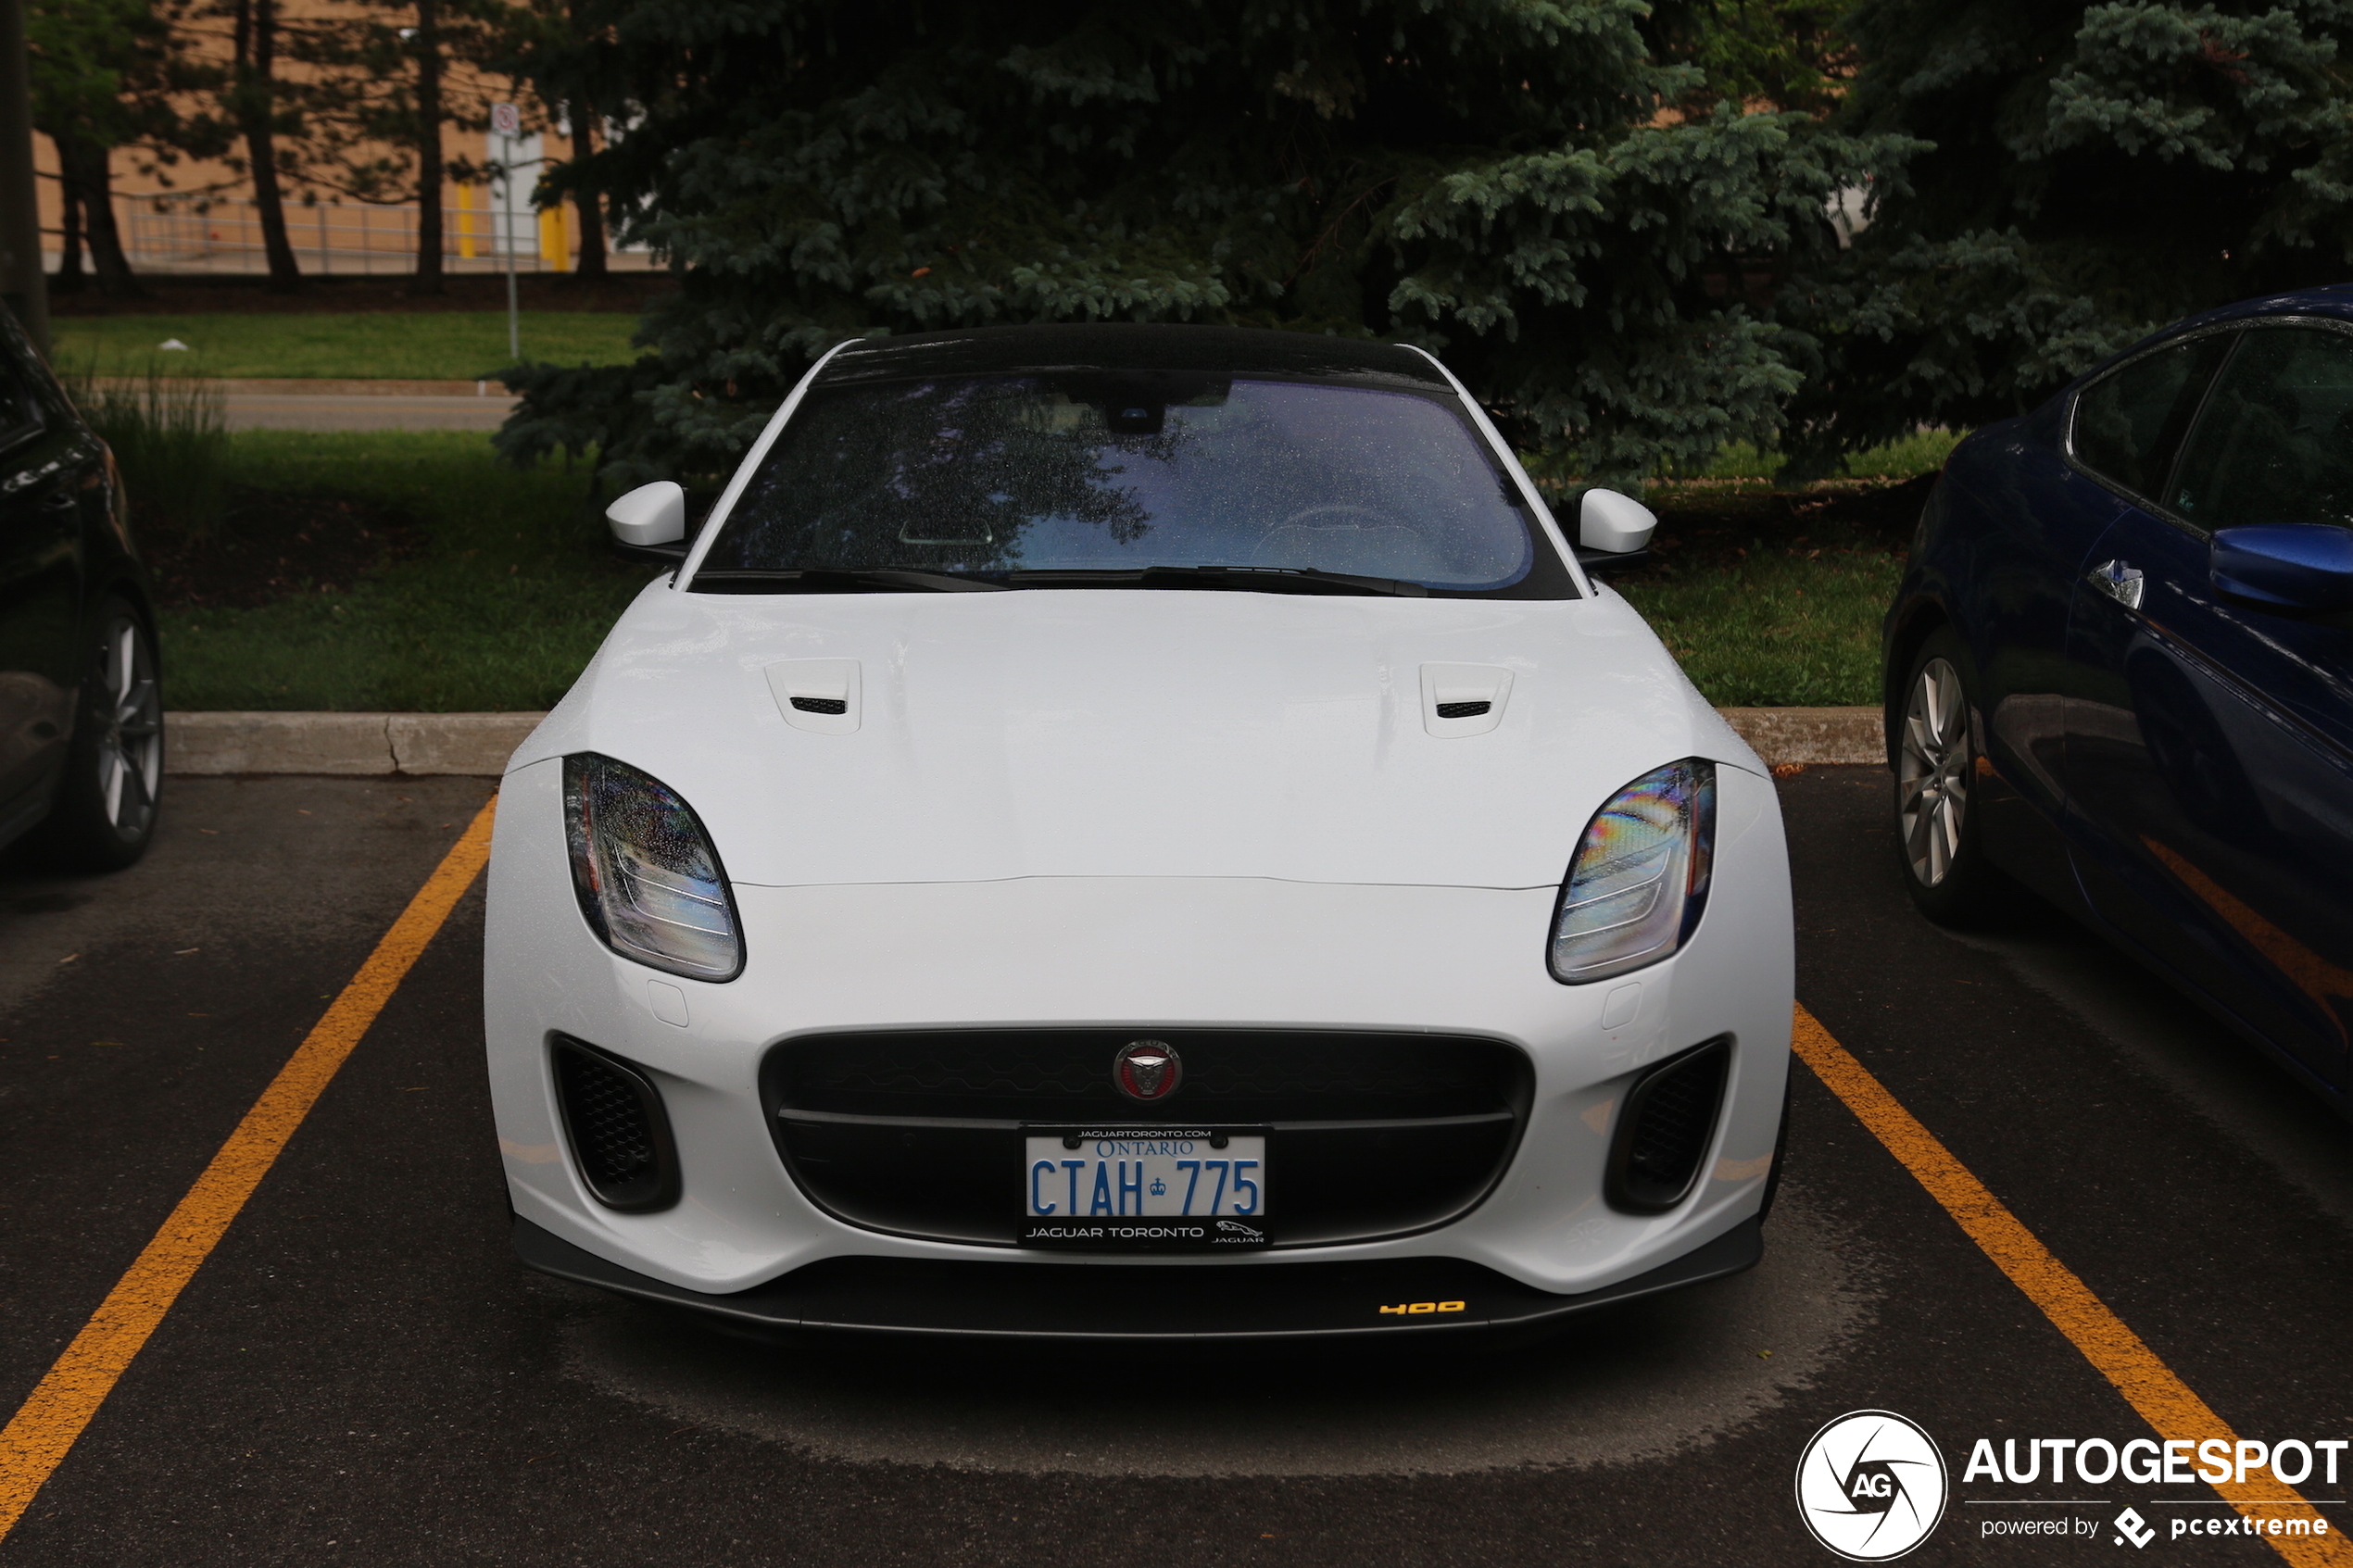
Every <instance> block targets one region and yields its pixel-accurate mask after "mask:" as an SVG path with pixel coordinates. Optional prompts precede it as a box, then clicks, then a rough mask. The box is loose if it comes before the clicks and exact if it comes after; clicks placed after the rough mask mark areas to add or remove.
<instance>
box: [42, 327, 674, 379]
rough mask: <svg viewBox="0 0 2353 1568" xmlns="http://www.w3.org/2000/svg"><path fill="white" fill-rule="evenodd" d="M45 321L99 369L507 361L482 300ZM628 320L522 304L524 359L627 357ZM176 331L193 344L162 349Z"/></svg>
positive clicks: (466, 375) (84, 367)
mask: <svg viewBox="0 0 2353 1568" xmlns="http://www.w3.org/2000/svg"><path fill="white" fill-rule="evenodd" d="M53 325H54V331H55V332H56V337H57V363H58V364H59V365H60V366H62V367H64V368H66V369H68V370H74V371H80V372H83V373H88V374H94V375H102V376H113V375H139V374H142V373H144V372H145V370H146V369H147V366H148V364H149V362H150V361H153V362H155V363H157V364H159V365H161V366H163V367H164V368H165V369H167V370H171V371H173V372H174V373H180V374H202V375H211V376H232V377H257V378H268V377H296V378H309V377H329V378H344V377H353V378H376V377H380V378H384V379H387V380H395V381H472V380H478V379H480V378H482V377H484V376H489V375H492V374H495V373H496V372H497V371H498V370H500V369H502V368H504V367H505V366H507V365H510V364H511V363H513V360H512V358H510V356H509V354H508V353H507V318H506V316H505V315H504V314H503V313H492V312H486V311H479V310H465V311H460V310H435V311H405V312H394V311H352V312H349V313H337V314H324V313H307V314H285V315H268V314H262V313H258V312H220V313H212V314H195V313H188V314H179V315H157V316H61V317H59V318H57V320H56V321H55V323H54V324H53ZM636 327H637V318H636V317H635V316H634V315H628V314H623V313H621V312H616V311H588V310H541V311H529V310H526V311H525V312H523V316H522V354H523V358H525V359H540V360H547V361H550V362H552V363H555V364H560V365H581V364H588V365H621V364H626V363H628V362H629V361H630V360H632V359H635V358H636V357H637V351H636V350H635V349H633V348H631V347H630V346H629V334H630V333H631V332H635V330H636ZM173 339H177V340H178V341H180V342H182V343H184V344H186V345H188V348H189V350H190V351H189V352H188V353H184V354H182V353H180V352H178V351H176V350H175V351H170V352H165V351H163V350H162V349H161V346H160V345H163V344H165V343H167V342H170V341H171V340H173Z"/></svg>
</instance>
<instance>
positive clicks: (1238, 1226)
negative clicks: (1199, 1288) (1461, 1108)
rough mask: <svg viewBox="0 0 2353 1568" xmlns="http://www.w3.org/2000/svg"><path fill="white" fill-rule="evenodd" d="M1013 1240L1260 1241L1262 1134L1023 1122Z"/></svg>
mask: <svg viewBox="0 0 2353 1568" xmlns="http://www.w3.org/2000/svg"><path fill="white" fill-rule="evenodd" d="M1026 1134H1027V1136H1026V1139H1025V1140H1024V1141H1025V1143H1026V1147H1027V1150H1028V1158H1027V1160H1026V1161H1025V1162H1024V1166H1023V1174H1022V1202H1023V1207H1022V1236H1021V1239H1022V1245H1023V1246H1025V1247H1078V1248H1108V1249H1113V1250H1118V1251H1131V1250H1132V1251H1190V1250H1193V1249H1196V1248H1251V1247H1265V1246H1266V1245H1267V1244H1268V1243H1269V1242H1271V1241H1272V1240H1273V1239H1274V1238H1273V1236H1272V1235H1271V1234H1270V1233H1269V1232H1268V1230H1267V1228H1266V1135H1265V1134H1264V1133H1260V1132H1251V1133H1238V1132H1225V1131H1221V1130H1219V1129H1215V1128H1199V1127H1195V1128H1173V1129H1172V1128H1164V1127H1148V1128H1130V1127H1066V1128H1065V1127H1053V1128H1048V1127H1030V1128H1027V1129H1026Z"/></svg>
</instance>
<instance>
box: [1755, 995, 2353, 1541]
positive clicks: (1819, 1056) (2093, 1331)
mask: <svg viewBox="0 0 2353 1568" xmlns="http://www.w3.org/2000/svg"><path fill="white" fill-rule="evenodd" d="M1790 1043H1791V1044H1792V1046H1793V1047H1795V1048H1796V1051H1797V1054H1798V1056H1799V1057H1800V1058H1802V1059H1803V1060H1805V1062H1806V1066H1808V1067H1810V1068H1812V1069H1813V1070H1814V1075H1815V1076H1816V1077H1818V1078H1819V1079H1821V1081H1822V1082H1823V1084H1825V1085H1828V1086H1829V1088H1830V1091H1831V1093H1832V1094H1834V1095H1836V1096H1838V1098H1840V1099H1843V1100H1844V1101H1845V1102H1846V1109H1847V1110H1852V1111H1853V1112H1854V1113H1855V1114H1856V1117H1857V1118H1858V1119H1859V1120H1860V1121H1861V1122H1862V1123H1863V1125H1864V1126H1866V1127H1868V1128H1869V1129H1870V1131H1871V1135H1873V1136H1874V1137H1876V1138H1878V1139H1879V1141H1880V1142H1881V1143H1882V1144H1885V1145H1886V1146H1887V1151H1888V1152H1889V1153H1890V1154H1893V1155H1894V1156H1895V1158H1896V1159H1897V1160H1901V1161H1902V1162H1903V1164H1904V1168H1905V1169H1906V1170H1907V1171H1909V1172H1911V1173H1912V1174H1913V1175H1914V1176H1916V1177H1918V1178H1919V1184H1920V1185H1922V1186H1924V1187H1926V1188H1928V1191H1929V1196H1930V1197H1931V1198H1935V1199H1936V1201H1937V1202H1939V1203H1941V1204H1943V1205H1944V1211H1945V1212H1946V1213H1948V1214H1950V1215H1952V1216H1953V1218H1954V1220H1955V1221H1956V1222H1957V1223H1958V1224H1959V1225H1960V1227H1961V1229H1962V1230H1964V1231H1966V1232H1968V1233H1969V1239H1970V1240H1971V1241H1974V1242H1976V1243H1977V1245H1978V1246H1979V1247H1981V1248H1984V1250H1985V1255H1986V1256H1987V1257H1988V1258H1991V1259H1992V1260H1994V1267H1996V1268H1998V1269H2000V1270H2001V1271H2002V1272H2003V1273H2006V1274H2007V1275H2008V1276H2009V1278H2010V1283H2011V1284H2012V1285H2015V1286H2018V1287H2019V1288H2020V1290H2022V1291H2024V1292H2025V1293H2026V1298H2027V1299H2028V1300H2030V1301H2032V1302H2033V1303H2034V1305H2036V1306H2037V1307H2039V1308H2041V1309H2042V1310H2043V1315H2044V1316H2045V1317H2046V1318H2048V1319H2050V1320H2051V1323H2052V1324H2053V1325H2054V1326H2055V1327H2057V1329H2058V1331H2059V1332H2060V1333H2061V1334H2064V1335H2066V1336H2067V1337H2068V1340H2069V1342H2070V1343H2071V1344H2072V1345H2074V1347H2075V1348H2077V1349H2078V1350H2081V1351H2082V1352H2083V1359H2084V1360H2086V1361H2090V1362H2091V1363H2092V1365H2093V1366H2095V1367H2096V1368H2097V1369H2098V1370H2099V1373H2100V1375H2102V1376H2103V1377H2106V1378H2107V1379H2108V1381H2109V1382H2110V1383H2113V1384H2114V1385H2116V1389H2117V1392H2118V1393H2120V1394H2122V1395H2123V1396H2124V1398H2125V1400H2126V1402H2127V1403H2129V1404H2131V1405H2132V1407H2133V1409H2134V1410H2136V1411H2140V1413H2141V1419H2142V1420H2144V1421H2145V1422H2147V1423H2148V1424H2150V1425H2151V1426H2153V1427H2155V1428H2156V1429H2157V1433H2158V1436H2160V1437H2167V1438H2189V1439H2191V1440H2193V1441H2196V1440H2198V1439H2201V1438H2207V1437H2220V1438H2222V1439H2224V1440H2226V1441H2228V1442H2230V1443H2232V1444H2233V1446H2235V1445H2236V1443H2237V1441H2238V1434H2237V1433H2235V1432H2233V1431H2232V1430H2231V1428H2230V1427H2228V1426H2226V1425H2224V1424H2222V1418H2221V1417H2220V1416H2218V1415H2216V1414H2215V1413H2214V1412H2213V1411H2211V1410H2209V1409H2208V1408H2207V1403H2206V1401H2205V1400H2203V1399H2199V1398H2198V1397H2197V1396H2196V1394H2195V1393H2193V1392H2191V1390H2190V1386H2189V1385H2188V1384H2186V1383H2183V1381H2182V1380H2181V1379H2180V1378H2179V1377H2176V1376H2175V1375H2173V1370H2172V1369H2171V1367H2169V1366H2167V1365H2166V1364H2165V1363H2164V1362H2163V1361H2159V1360H2158V1357H2157V1352H2156V1351H2154V1350H2152V1349H2150V1348H2148V1346H2147V1345H2145V1344H2144V1343H2143V1342H2142V1340H2141V1336H2139V1335H2137V1334H2134V1333H2133V1331H2132V1330H2131V1329H2130V1328H2128V1327H2126V1326H2125V1324H2124V1320H2123V1319H2121V1318H2120V1317H2118V1316H2117V1315H2116V1314H2115V1312H2113V1311H2110V1310H2109V1309H2108V1303H2106V1302H2105V1301H2102V1300H2101V1299H2100V1298H2098V1297H2097V1296H2095V1295H2093V1294H2092V1289H2091V1286H2087V1285H2085V1284H2084V1283H2083V1282H2082V1280H2081V1279H2079V1278H2077V1277H2076V1275H2075V1272H2074V1271H2073V1270H2071V1269H2070V1268H2069V1267H2068V1266H2067V1265H2066V1264H2064V1263H2062V1262H2060V1261H2058V1259H2057V1258H2056V1257H2054V1256H2053V1255H2052V1253H2051V1249H2050V1248H2047V1247H2045V1246H2044V1245H2043V1244H2042V1243H2041V1242H2040V1241H2038V1240H2036V1239H2035V1236H2034V1233H2033V1232H2032V1231H2030V1230H2028V1229H2027V1228H2026V1227H2025V1226H2024V1225H2022V1224H2020V1223H2019V1220H2018V1216H2017V1215H2015V1214H2013V1213H2011V1212H2010V1211H2009V1210H2008V1209H2007V1208H2006V1207H2004V1205H2003V1203H2002V1201H2001V1199H1999V1198H1995V1197H1994V1194H1993V1193H1992V1192H1991V1191H1989V1190H1988V1189H1987V1187H1986V1185H1985V1184H1984V1183H1983V1182H1981V1181H1979V1180H1978V1179H1977V1177H1976V1176H1974V1175H1972V1174H1971V1173H1969V1167H1968V1166H1966V1165H1964V1164H1962V1163H1961V1162H1960V1161H1959V1160H1957V1159H1955V1158H1954V1157H1953V1151H1952V1150H1951V1149H1949V1148H1945V1147H1944V1144H1943V1143H1941V1142H1940V1141H1938V1139H1937V1136H1936V1135H1935V1134H1933V1133H1931V1132H1930V1131H1929V1130H1928V1129H1927V1128H1926V1127H1924V1126H1922V1125H1921V1124H1920V1122H1919V1118H1918V1117H1915V1116H1914V1115H1913V1114H1912V1113H1911V1112H1910V1111H1908V1110H1905V1109H1904V1107H1903V1105H1902V1104H1901V1103H1900V1102H1898V1101H1897V1099H1896V1098H1895V1097H1894V1095H1892V1094H1890V1093H1888V1092H1887V1086H1886V1085H1884V1084H1881V1082H1880V1081H1879V1080H1878V1079H1877V1078H1875V1077H1873V1076H1872V1075H1871V1072H1870V1069H1869V1068H1867V1067H1865V1066H1864V1065H1863V1064H1862V1063H1861V1062H1859V1061H1857V1060H1855V1057H1854V1055H1853V1053H1851V1052H1849V1051H1848V1050H1847V1048H1846V1047H1843V1046H1842V1045H1840V1044H1839V1043H1838V1041H1837V1040H1835V1039H1833V1038H1832V1037H1831V1032H1830V1031H1829V1030H1827V1029H1825V1028H1823V1027H1822V1025H1821V1022H1820V1021H1819V1020H1818V1019H1817V1018H1815V1016H1814V1015H1813V1014H1812V1013H1810V1012H1808V1011H1806V1009H1805V1007H1804V1006H1803V1005H1802V1004H1801V1005H1800V1006H1799V1008H1798V1010H1797V1026H1796V1030H1795V1033H1794V1035H1793V1036H1792V1039H1791V1042H1790ZM2208 1484H2209V1485H2211V1486H2213V1488H2214V1490H2215V1491H2216V1492H2218V1493H2220V1494H2221V1496H2222V1498H2223V1499H2225V1500H2227V1501H2229V1502H2230V1503H2232V1504H2233V1506H2235V1507H2236V1508H2237V1509H2238V1511H2239V1512H2241V1513H2242V1514H2245V1515H2246V1517H2247V1518H2249V1519H2260V1520H2266V1521H2268V1520H2272V1519H2283V1520H2284V1519H2298V1518H2301V1519H2307V1520H2318V1519H2319V1518H2320V1517H2321V1515H2320V1512H2319V1511H2317V1510H2316V1509H2314V1508H2313V1506H2312V1505H2311V1504H2310V1503H2309V1502H2306V1501H2305V1500H2304V1498H2303V1496H2302V1494H2300V1493H2298V1492H2297V1491H2296V1488H2295V1487H2293V1486H2287V1485H2285V1484H2284V1483H2283V1482H2279V1481H2275V1480H2273V1479H2271V1475H2270V1473H2269V1472H2268V1471H2267V1472H2266V1473H2265V1474H2264V1478H2263V1479H2262V1480H2259V1481H2257V1480H2249V1481H2246V1482H2237V1481H2217V1482H2211V1483H2208ZM2262 1539H2263V1540H2265V1541H2267V1542H2269V1543H2270V1545H2271V1548H2272V1549H2273V1550H2275V1551H2277V1552H2278V1553H2279V1554H2280V1555H2281V1556H2282V1557H2284V1558H2286V1559H2287V1560H2288V1561H2289V1562H2293V1563H2295V1564H2296V1565H2297V1568H2327V1565H2336V1568H2353V1543H2348V1542H2347V1540H2346V1538H2345V1537H2343V1536H2341V1535H2337V1534H2335V1533H2334V1532H2332V1533H2331V1534H2329V1535H2326V1536H2274V1535H2271V1534H2268V1533H2266V1534H2265V1535H2264V1536H2263V1537H2262Z"/></svg>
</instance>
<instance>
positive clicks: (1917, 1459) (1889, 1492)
mask: <svg viewBox="0 0 2353 1568" xmlns="http://www.w3.org/2000/svg"><path fill="white" fill-rule="evenodd" d="M1949 1490H1950V1482H1949V1481H1948V1479H1947V1477H1946V1475H1945V1473H1944V1455H1943V1454H1942V1453H1940V1452H1938V1451H1937V1448H1936V1443H1935V1440H1934V1439H1933V1438H1931V1437H1930V1436H1929V1435H1928V1434H1927V1433H1926V1432H1923V1431H1922V1430H1920V1428H1919V1425H1917V1424H1914V1423H1913V1422H1910V1421H1907V1420H1906V1419H1905V1418H1904V1417H1902V1416H1900V1415H1897V1414H1896V1413H1895V1412H1894V1411H1848V1412H1847V1413H1846V1414H1844V1415H1842V1416H1840V1417H1839V1418H1838V1419H1837V1420H1836V1421H1833V1422H1831V1423H1830V1424H1828V1425H1826V1426H1824V1427H1823V1428H1822V1429H1821V1430H1820V1431H1819V1432H1817V1433H1815V1434H1814V1436H1813V1440H1812V1441H1811V1442H1809V1443H1807V1444H1806V1451H1805V1453H1803V1454H1801V1455H1800V1456H1798V1461H1797V1514H1798V1517H1799V1518H1801V1519H1803V1520H1805V1521H1806V1529H1808V1530H1810V1531H1812V1532H1813V1536H1814V1538H1815V1539H1816V1540H1818V1541H1819V1542H1821V1543H1822V1545H1824V1546H1825V1547H1828V1548H1829V1549H1831V1551H1834V1552H1836V1553H1837V1554H1838V1555H1839V1556H1841V1557H1843V1558H1845V1559H1846V1560H1847V1561H1848V1562H1887V1561H1889V1560H1890V1559H1893V1558H1897V1557H1901V1556H1903V1555H1904V1554H1905V1553H1906V1552H1907V1551H1909V1550H1911V1549H1913V1548H1914V1547H1916V1546H1918V1545H1919V1544H1920V1543H1921V1542H1922V1541H1924V1540H1926V1539H1928V1537H1929V1533H1930V1532H1931V1531H1932V1530H1934V1529H1935V1528H1936V1524H1937V1521H1938V1520H1940V1519H1942V1518H1944V1503H1945V1499H1946V1496H1947V1493H1948V1492H1949Z"/></svg>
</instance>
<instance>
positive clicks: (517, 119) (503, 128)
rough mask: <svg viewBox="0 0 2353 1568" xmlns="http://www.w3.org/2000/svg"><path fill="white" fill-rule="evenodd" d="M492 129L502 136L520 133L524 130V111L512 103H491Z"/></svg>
mask: <svg viewBox="0 0 2353 1568" xmlns="http://www.w3.org/2000/svg"><path fill="white" fill-rule="evenodd" d="M490 129H491V130H492V131H494V132H497V134H499V135H501V136H515V135H520V134H521V133H522V110H521V109H519V108H517V107H515V106H514V105H512V104H493V105H491V106H490Z"/></svg>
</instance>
